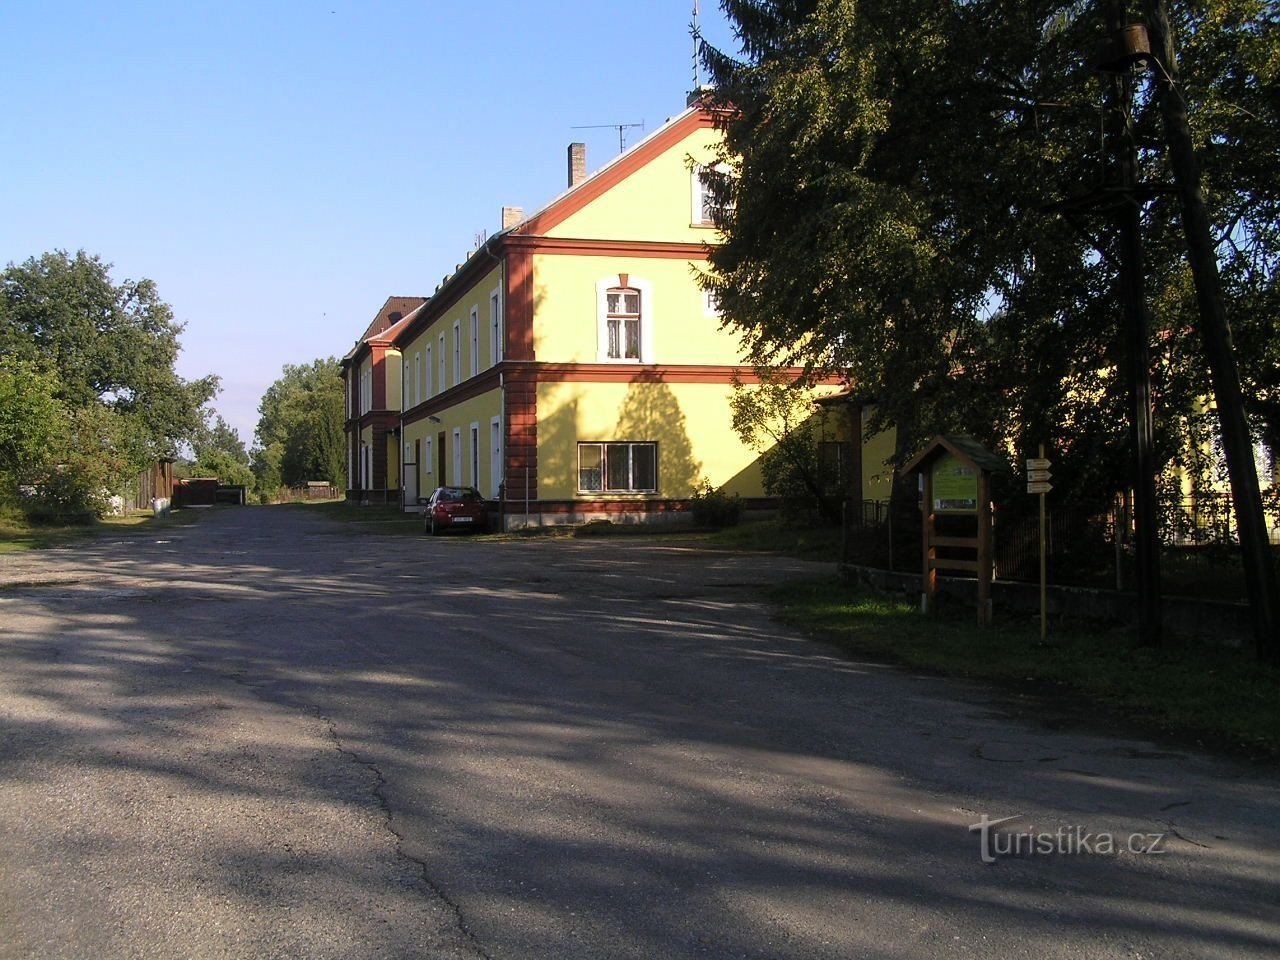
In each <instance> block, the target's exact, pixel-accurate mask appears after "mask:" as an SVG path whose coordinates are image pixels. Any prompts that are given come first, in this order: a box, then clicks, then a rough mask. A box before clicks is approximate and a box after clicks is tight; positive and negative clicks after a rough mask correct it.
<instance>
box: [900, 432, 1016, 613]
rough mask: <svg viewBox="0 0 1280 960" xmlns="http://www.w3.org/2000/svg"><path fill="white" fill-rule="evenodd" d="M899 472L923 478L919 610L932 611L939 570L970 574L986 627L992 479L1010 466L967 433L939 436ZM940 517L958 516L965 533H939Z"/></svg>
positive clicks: (979, 611)
mask: <svg viewBox="0 0 1280 960" xmlns="http://www.w3.org/2000/svg"><path fill="white" fill-rule="evenodd" d="M902 469H903V472H904V473H916V474H918V475H919V476H920V478H921V483H920V487H921V492H922V494H923V495H922V497H921V501H920V509H921V513H922V518H921V519H922V521H923V522H922V524H921V527H922V529H923V533H922V537H921V540H922V550H923V558H922V559H923V564H922V571H921V572H922V573H923V576H924V586H923V590H922V591H921V594H920V609H921V610H923V611H924V612H926V613H928V612H929V611H931V610H932V609H933V608H934V605H935V602H936V597H937V592H938V571H939V570H957V571H961V572H964V573H972V574H973V575H974V576H975V577H976V578H977V581H978V623H979V624H981V625H982V626H990V625H991V571H992V545H991V482H990V477H991V474H993V473H1000V472H1005V471H1007V470H1008V469H1009V465H1008V463H1006V462H1005V460H1003V459H1002V458H1001V457H999V456H997V455H996V454H994V453H992V452H991V451H990V450H988V449H987V448H986V447H984V446H983V445H982V444H980V443H979V442H978V441H977V440H975V439H974V438H973V437H971V436H969V435H968V434H939V435H938V436H936V437H934V438H933V439H932V440H930V441H929V443H928V444H927V445H926V446H925V448H924V449H923V450H921V451H920V452H919V453H918V454H916V455H915V456H914V457H912V458H911V460H910V461H909V462H908V463H907V464H906V466H904V467H903V468H902ZM939 517H947V518H952V517H955V518H959V519H958V520H956V521H954V522H953V523H954V525H956V526H959V527H960V528H962V529H963V532H961V531H957V530H951V531H947V532H939V530H938V521H939ZM970 519H971V521H972V522H968V521H969V520H970ZM940 551H945V552H946V555H943V554H942V553H941V552H940ZM956 553H967V554H972V558H970V557H968V556H964V557H957V556H955V554H956Z"/></svg>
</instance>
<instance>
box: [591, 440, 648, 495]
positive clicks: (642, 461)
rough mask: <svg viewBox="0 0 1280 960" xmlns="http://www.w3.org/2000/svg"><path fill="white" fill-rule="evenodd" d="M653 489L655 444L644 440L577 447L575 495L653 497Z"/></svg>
mask: <svg viewBox="0 0 1280 960" xmlns="http://www.w3.org/2000/svg"><path fill="white" fill-rule="evenodd" d="M657 489H658V445H657V443H655V442H653V441H650V440H646V441H643V442H612V443H608V442H600V443H594V442H593V443H579V444H578V490H579V492H581V493H655V492H656V491H657Z"/></svg>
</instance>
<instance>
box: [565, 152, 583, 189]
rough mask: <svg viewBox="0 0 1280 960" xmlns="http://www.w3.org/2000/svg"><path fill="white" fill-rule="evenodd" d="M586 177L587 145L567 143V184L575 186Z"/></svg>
mask: <svg viewBox="0 0 1280 960" xmlns="http://www.w3.org/2000/svg"><path fill="white" fill-rule="evenodd" d="M585 179H587V145H586V144H585V143H571V144H569V186H570V187H576V186H577V185H578V184H580V183H581V182H582V181H583V180H585Z"/></svg>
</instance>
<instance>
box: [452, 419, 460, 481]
mask: <svg viewBox="0 0 1280 960" xmlns="http://www.w3.org/2000/svg"><path fill="white" fill-rule="evenodd" d="M453 482H454V485H455V486H459V487H460V486H462V428H461V427H454V428H453Z"/></svg>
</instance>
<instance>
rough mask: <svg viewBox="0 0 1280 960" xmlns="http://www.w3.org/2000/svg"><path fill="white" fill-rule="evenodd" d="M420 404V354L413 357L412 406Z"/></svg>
mask: <svg viewBox="0 0 1280 960" xmlns="http://www.w3.org/2000/svg"><path fill="white" fill-rule="evenodd" d="M421 402H422V354H421V353H415V354H414V355H413V405H414V406H415V407H416V406H417V405H418V404H420V403H421Z"/></svg>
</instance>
